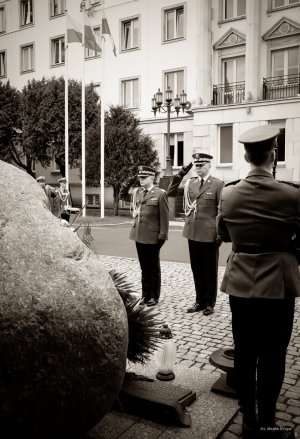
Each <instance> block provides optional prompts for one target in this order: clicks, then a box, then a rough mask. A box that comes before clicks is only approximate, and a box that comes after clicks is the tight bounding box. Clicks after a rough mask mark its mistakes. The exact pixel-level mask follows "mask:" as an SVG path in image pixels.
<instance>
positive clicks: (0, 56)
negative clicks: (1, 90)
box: [0, 50, 6, 78]
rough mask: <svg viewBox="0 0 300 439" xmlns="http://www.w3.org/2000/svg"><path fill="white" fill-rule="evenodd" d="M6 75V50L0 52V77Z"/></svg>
mask: <svg viewBox="0 0 300 439" xmlns="http://www.w3.org/2000/svg"><path fill="white" fill-rule="evenodd" d="M4 76H6V51H5V50H2V51H1V52H0V78H3V77H4Z"/></svg>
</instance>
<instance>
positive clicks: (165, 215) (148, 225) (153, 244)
mask: <svg viewBox="0 0 300 439" xmlns="http://www.w3.org/2000/svg"><path fill="white" fill-rule="evenodd" d="M140 168H142V170H143V169H144V168H146V169H149V168H148V167H140ZM150 169H151V168H150ZM149 172H150V171H149ZM153 172H154V174H155V171H153ZM141 174H143V172H142V171H140V173H139V175H141ZM154 174H153V175H154ZM130 186H131V182H129V183H128V184H126V183H125V184H123V185H122V187H121V190H120V195H119V197H120V199H122V200H126V201H132V204H133V225H132V229H131V232H130V236H129V237H130V239H132V240H134V241H135V242H136V248H137V253H138V258H139V262H140V266H141V270H142V291H143V294H142V297H143V298H144V301H145V303H147V302H149V301H150V300H151V299H154V300H155V301H156V302H158V300H159V297H160V289H161V270H160V259H159V253H160V248H161V246H162V245H163V244H164V242H165V240H167V239H168V229H169V206H168V199H167V196H166V192H165V191H164V190H162V189H159V188H158V187H155V186H153V187H152V188H151V189H150V190H149V191H147V193H145V191H144V189H142V188H141V187H138V188H135V189H134V190H133V194H132V195H131V194H129V193H128V192H129V189H130Z"/></svg>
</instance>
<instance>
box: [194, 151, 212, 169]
mask: <svg viewBox="0 0 300 439" xmlns="http://www.w3.org/2000/svg"><path fill="white" fill-rule="evenodd" d="M192 157H193V159H194V165H196V166H197V165H204V164H205V163H210V162H211V160H212V159H213V156H212V155H209V154H204V153H203V152H195V153H194V154H193V155H192Z"/></svg>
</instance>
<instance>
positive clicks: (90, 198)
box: [86, 194, 100, 206]
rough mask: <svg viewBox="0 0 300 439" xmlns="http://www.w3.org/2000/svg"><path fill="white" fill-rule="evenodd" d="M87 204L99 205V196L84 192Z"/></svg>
mask: <svg viewBox="0 0 300 439" xmlns="http://www.w3.org/2000/svg"><path fill="white" fill-rule="evenodd" d="M86 198H87V205H88V206H100V196H99V195H98V194H86Z"/></svg>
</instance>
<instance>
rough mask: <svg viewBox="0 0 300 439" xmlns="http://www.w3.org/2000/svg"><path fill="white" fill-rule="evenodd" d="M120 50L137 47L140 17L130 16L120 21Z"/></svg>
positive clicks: (138, 43) (138, 44)
mask: <svg viewBox="0 0 300 439" xmlns="http://www.w3.org/2000/svg"><path fill="white" fill-rule="evenodd" d="M121 38H122V50H130V49H138V48H139V46H140V19H139V17H134V18H130V19H129V20H124V21H122V22H121Z"/></svg>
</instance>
